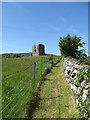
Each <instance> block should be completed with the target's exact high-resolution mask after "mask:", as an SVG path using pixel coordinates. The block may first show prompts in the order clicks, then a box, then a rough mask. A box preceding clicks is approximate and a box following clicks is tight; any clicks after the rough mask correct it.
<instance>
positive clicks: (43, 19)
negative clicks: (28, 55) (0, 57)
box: [2, 2, 88, 55]
mask: <svg viewBox="0 0 90 120" xmlns="http://www.w3.org/2000/svg"><path fill="white" fill-rule="evenodd" d="M67 34H70V35H77V36H81V37H82V41H84V42H86V43H87V44H86V45H85V50H86V51H88V3H87V2H75V3H71V2H57V3H55V2H54V3H53V2H43V3H41V2H34V3H31V2H28V3H27V2H26V3H25V2H21V3H20V2H10V3H2V53H10V52H14V53H15V52H32V45H34V44H36V45H37V44H44V45H45V52H46V53H49V54H56V55H60V51H59V46H58V44H59V39H60V37H65V36H67Z"/></svg>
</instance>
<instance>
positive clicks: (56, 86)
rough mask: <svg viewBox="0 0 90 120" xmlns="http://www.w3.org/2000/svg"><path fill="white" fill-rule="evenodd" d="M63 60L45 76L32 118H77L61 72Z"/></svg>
mask: <svg viewBox="0 0 90 120" xmlns="http://www.w3.org/2000/svg"><path fill="white" fill-rule="evenodd" d="M62 64H63V60H61V62H60V63H58V64H57V65H56V66H55V67H54V68H53V69H52V71H51V73H50V74H49V75H47V76H46V80H45V81H44V82H43V84H42V86H41V89H40V102H39V105H38V107H37V108H36V110H35V112H34V113H33V118H79V117H80V116H79V114H78V112H77V111H76V107H75V100H74V96H73V93H72V91H71V89H70V87H69V84H68V83H67V81H66V79H65V76H64V72H63V67H62Z"/></svg>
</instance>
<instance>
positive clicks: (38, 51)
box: [32, 44, 45, 56]
mask: <svg viewBox="0 0 90 120" xmlns="http://www.w3.org/2000/svg"><path fill="white" fill-rule="evenodd" d="M44 54H45V47H44V45H43V44H38V46H37V45H33V46H32V55H33V56H40V55H44Z"/></svg>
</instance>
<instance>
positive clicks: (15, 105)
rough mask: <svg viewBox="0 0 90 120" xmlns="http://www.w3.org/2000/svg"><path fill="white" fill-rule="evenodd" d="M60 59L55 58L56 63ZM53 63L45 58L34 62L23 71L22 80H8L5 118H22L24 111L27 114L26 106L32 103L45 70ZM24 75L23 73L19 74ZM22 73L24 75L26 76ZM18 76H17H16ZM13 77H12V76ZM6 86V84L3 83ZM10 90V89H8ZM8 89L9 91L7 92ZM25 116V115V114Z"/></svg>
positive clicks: (3, 92)
mask: <svg viewBox="0 0 90 120" xmlns="http://www.w3.org/2000/svg"><path fill="white" fill-rule="evenodd" d="M59 59H60V57H55V58H53V61H54V63H56V62H57V61H59ZM51 63H52V62H51V60H50V59H49V58H43V57H41V61H40V59H39V60H38V61H36V62H34V63H33V64H32V65H31V66H32V67H31V66H28V67H26V68H25V69H23V70H21V71H24V73H25V75H24V77H22V78H21V79H19V78H18V79H17V78H12V79H13V80H12V81H9V82H8V80H9V79H10V78H8V80H7V81H6V83H5V86H3V91H2V98H1V99H0V101H1V100H2V111H1V112H0V114H2V117H3V118H19V117H20V116H22V114H23V113H22V111H24V113H25V109H26V105H27V103H28V101H30V100H31V99H32V98H33V96H34V93H35V92H36V91H37V88H38V86H39V84H40V80H41V79H42V74H43V73H44V72H45V68H46V67H48V65H50V64H51ZM19 73H22V72H19ZM24 73H22V74H24ZM15 75H16V74H15ZM10 77H12V76H10ZM3 84H4V83H3ZM7 86H8V87H9V88H10V86H13V87H11V88H10V89H8V87H7ZM7 89H8V91H7ZM23 115H25V114H23ZM23 117H24V116H23Z"/></svg>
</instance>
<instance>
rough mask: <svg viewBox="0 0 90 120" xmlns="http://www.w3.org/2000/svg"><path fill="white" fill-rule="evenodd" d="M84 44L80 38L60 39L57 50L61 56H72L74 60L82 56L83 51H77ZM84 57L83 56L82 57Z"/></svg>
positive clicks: (67, 37) (68, 36)
mask: <svg viewBox="0 0 90 120" xmlns="http://www.w3.org/2000/svg"><path fill="white" fill-rule="evenodd" d="M84 44H85V42H81V37H77V36H76V35H75V36H70V35H69V34H68V35H67V36H66V37H63V38H60V41H59V48H60V52H61V55H62V56H72V57H74V58H77V57H79V56H80V55H83V51H84V49H83V50H79V47H83V45H84ZM84 56H85V55H84Z"/></svg>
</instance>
